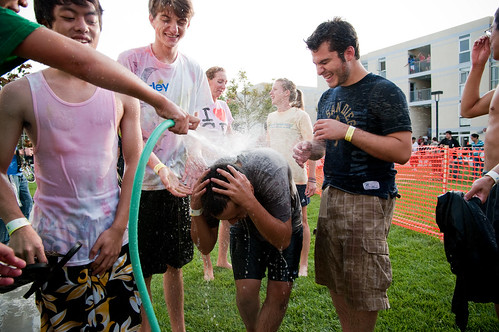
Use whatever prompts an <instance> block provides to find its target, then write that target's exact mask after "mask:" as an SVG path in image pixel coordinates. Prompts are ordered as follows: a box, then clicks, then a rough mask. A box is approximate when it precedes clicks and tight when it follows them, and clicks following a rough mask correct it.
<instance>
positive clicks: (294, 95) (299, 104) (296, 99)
mask: <svg viewBox="0 0 499 332" xmlns="http://www.w3.org/2000/svg"><path fill="white" fill-rule="evenodd" d="M275 81H276V82H280V83H281V86H282V88H283V89H284V90H286V91H289V101H290V103H291V106H292V107H296V108H300V109H303V108H304V102H303V93H302V92H301V91H300V90H298V89H297V88H296V85H295V84H294V83H293V82H292V81H290V80H288V79H287V78H278V79H276V80H275Z"/></svg>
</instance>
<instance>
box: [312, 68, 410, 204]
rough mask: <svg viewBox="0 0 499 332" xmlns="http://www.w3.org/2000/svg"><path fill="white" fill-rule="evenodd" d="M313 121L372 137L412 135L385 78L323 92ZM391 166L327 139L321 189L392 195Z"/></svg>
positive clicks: (401, 101)
mask: <svg viewBox="0 0 499 332" xmlns="http://www.w3.org/2000/svg"><path fill="white" fill-rule="evenodd" d="M318 108H319V110H318V114H317V119H318V120H319V119H334V120H338V121H340V122H343V123H346V124H348V125H351V126H355V127H357V128H359V129H362V130H364V131H367V132H369V133H372V134H375V135H382V136H386V135H388V134H391V133H395V132H400V131H412V129H411V120H410V117H409V110H408V107H407V101H406V98H405V95H404V93H403V92H402V91H401V90H400V89H399V88H398V87H397V86H396V85H395V84H393V83H392V82H390V81H388V80H387V79H385V78H383V77H381V76H378V75H374V74H372V73H370V74H368V75H366V76H365V77H364V78H363V79H361V80H360V81H359V82H357V83H355V84H353V85H350V86H345V87H343V86H338V87H336V88H332V89H329V90H327V91H326V92H324V94H323V95H322V97H321V99H320V100H319V105H318ZM396 173H397V172H396V170H395V167H394V163H392V162H386V161H383V160H380V159H377V158H375V157H373V156H371V155H369V154H368V153H367V152H364V151H363V150H361V149H359V148H357V147H356V146H354V145H353V144H352V143H350V142H347V141H346V140H338V141H334V140H328V141H327V142H326V156H325V161H324V185H323V188H326V187H327V186H332V187H335V188H338V189H341V190H344V191H346V192H350V193H354V194H363V195H372V196H378V197H381V198H387V197H388V196H392V197H393V196H395V195H396V194H397V186H396V185H395V174H396Z"/></svg>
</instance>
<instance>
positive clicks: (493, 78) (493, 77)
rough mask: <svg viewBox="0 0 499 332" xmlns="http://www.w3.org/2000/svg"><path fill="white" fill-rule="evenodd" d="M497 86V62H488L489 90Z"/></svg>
mask: <svg viewBox="0 0 499 332" xmlns="http://www.w3.org/2000/svg"><path fill="white" fill-rule="evenodd" d="M498 84H499V61H495V60H492V61H491V62H490V90H493V89H495V88H496V87H497V85H498Z"/></svg>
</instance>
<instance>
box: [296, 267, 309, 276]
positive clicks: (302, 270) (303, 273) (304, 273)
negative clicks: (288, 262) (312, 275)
mask: <svg viewBox="0 0 499 332" xmlns="http://www.w3.org/2000/svg"><path fill="white" fill-rule="evenodd" d="M307 269H308V267H307V266H300V271H299V272H298V276H299V277H306V276H307V275H308V272H307Z"/></svg>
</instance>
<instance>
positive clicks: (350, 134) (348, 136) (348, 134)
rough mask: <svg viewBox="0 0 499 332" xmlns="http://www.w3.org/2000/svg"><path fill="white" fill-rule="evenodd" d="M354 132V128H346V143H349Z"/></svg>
mask: <svg viewBox="0 0 499 332" xmlns="http://www.w3.org/2000/svg"><path fill="white" fill-rule="evenodd" d="M354 131H355V127H354V126H350V127H348V130H347V133H346V134H345V141H347V142H351V141H352V136H353V132H354Z"/></svg>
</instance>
